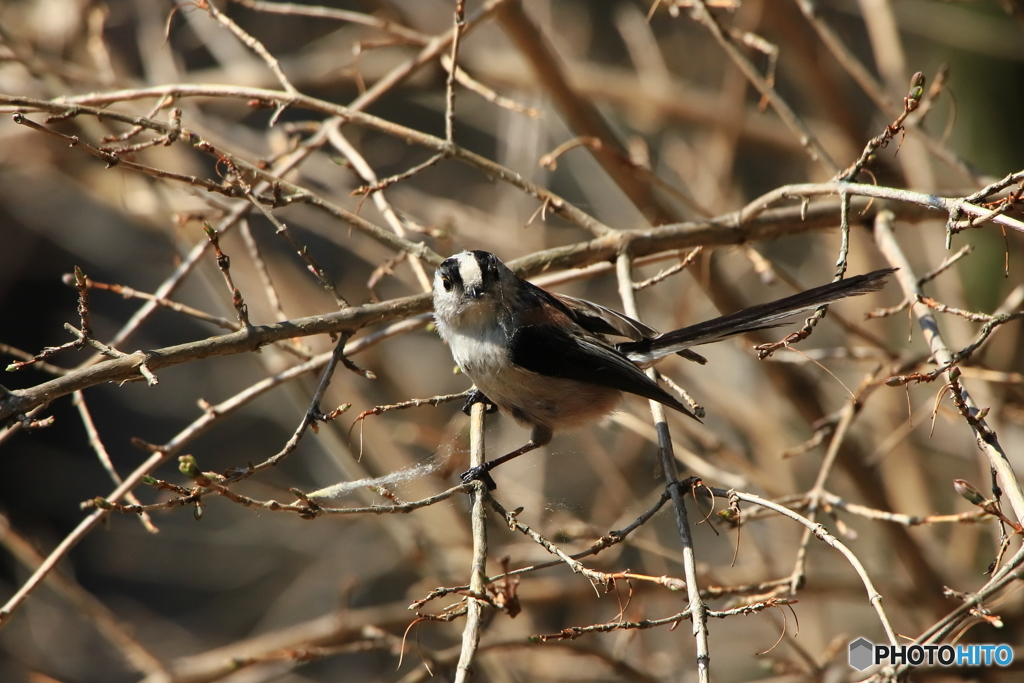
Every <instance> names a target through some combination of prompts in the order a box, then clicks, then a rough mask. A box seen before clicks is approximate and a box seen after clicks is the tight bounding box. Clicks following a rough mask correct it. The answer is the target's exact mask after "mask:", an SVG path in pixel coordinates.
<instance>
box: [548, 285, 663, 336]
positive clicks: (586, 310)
mask: <svg viewBox="0 0 1024 683" xmlns="http://www.w3.org/2000/svg"><path fill="white" fill-rule="evenodd" d="M548 294H549V295H551V296H552V297H554V298H555V300H557V301H558V302H559V303H561V304H562V306H561V308H562V310H563V311H565V313H566V314H567V315H568V316H569V317H570V318H572V319H573V321H575V322H576V324H577V325H579V326H580V327H582V328H583V329H585V330H587V331H588V332H593V333H594V334H614V335H618V336H620V337H627V338H629V339H632V340H633V341H640V340H641V339H648V338H651V337H657V336H658V334H659V332H658V331H657V330H656V329H654V328H653V327H649V326H648V325H644V324H643V323H642V322H640V321H639V320H633V319H632V318H630V317H629V316H628V315H623V314H622V313H619V312H618V311H613V310H612V309H610V308H605V307H604V306H601V305H599V304H595V303H594V302H593V301H587V300H585V299H577V298H576V297H572V296H566V295H565V294H555V293H554V292H548Z"/></svg>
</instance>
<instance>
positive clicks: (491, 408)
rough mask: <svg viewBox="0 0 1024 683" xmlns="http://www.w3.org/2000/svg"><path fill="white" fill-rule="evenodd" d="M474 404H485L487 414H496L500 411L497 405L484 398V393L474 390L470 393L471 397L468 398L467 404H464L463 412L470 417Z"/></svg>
mask: <svg viewBox="0 0 1024 683" xmlns="http://www.w3.org/2000/svg"><path fill="white" fill-rule="evenodd" d="M474 403H483V404H484V406H485V410H484V412H485V413H494V412H497V410H498V406H497V405H495V404H494V403H493V402H492V401H491V399H489V398H487V397H486V396H484V392H482V391H480V390H479V389H473V390H472V391H470V392H469V396H467V397H466V402H465V403H463V404H462V412H464V413H465V414H466V415H469V413H470V411H472V410H473V404H474Z"/></svg>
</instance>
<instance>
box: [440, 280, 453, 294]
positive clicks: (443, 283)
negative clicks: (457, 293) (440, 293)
mask: <svg viewBox="0 0 1024 683" xmlns="http://www.w3.org/2000/svg"><path fill="white" fill-rule="evenodd" d="M441 286H442V287H444V291H446V292H450V291H452V281H451V280H449V279H448V278H446V277H443V278H441Z"/></svg>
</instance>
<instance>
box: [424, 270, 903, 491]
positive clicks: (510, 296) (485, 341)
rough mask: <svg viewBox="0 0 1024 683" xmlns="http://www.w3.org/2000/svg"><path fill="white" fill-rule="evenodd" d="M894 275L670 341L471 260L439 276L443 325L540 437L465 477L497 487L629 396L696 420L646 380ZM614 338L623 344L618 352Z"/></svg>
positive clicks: (750, 312)
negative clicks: (558, 437)
mask: <svg viewBox="0 0 1024 683" xmlns="http://www.w3.org/2000/svg"><path fill="white" fill-rule="evenodd" d="M892 271H893V269H886V270H876V271H874V272H872V273H867V274H865V275H857V276H855V277H851V278H847V279H844V280H839V281H837V282H831V283H829V284H827V285H822V286H821V287H815V288H814V289H809V290H807V291H805V292H801V293H800V294H794V295H793V296H788V297H785V298H783V299H779V300H777V301H772V302H769V303H765V304H759V305H757V306H751V307H750V308H746V309H743V310H742V311H738V312H736V313H731V314H729V315H723V316H721V317H719V318H714V319H712V320H708V321H705V322H702V323H697V324H696V325H690V326H688V327H683V328H681V329H678V330H674V331H672V332H666V333H664V334H661V333H659V332H658V331H657V330H655V329H653V328H651V327H648V326H647V325H644V324H643V323H641V322H639V321H637V320H633V319H632V318H629V317H627V316H625V315H623V314H621V313H617V312H615V311H613V310H611V309H608V308H605V307H604V306H600V305H598V304H595V303H592V302H590V301H584V300H583V299H576V298H573V297H570V296H565V295H563V294H554V293H552V292H548V291H546V290H543V289H541V288H540V287H537V286H536V285H533V284H531V283H530V282H527V281H526V280H524V279H522V278H520V277H519V276H518V275H516V274H515V273H513V272H512V271H511V270H509V268H508V267H507V266H506V265H505V264H504V263H502V262H501V261H500V260H499V259H498V258H497V257H496V256H494V254H491V253H488V252H486V251H464V252H461V253H459V254H455V255H454V256H452V257H450V258H447V259H445V260H444V262H443V263H441V265H440V266H439V267H438V269H437V272H436V273H435V274H434V319H435V321H436V323H437V331H438V332H439V333H440V335H441V337H442V339H444V340H445V341H446V342H448V346H449V347H450V348H451V352H452V356H454V358H455V362H456V363H458V364H459V367H460V368H462V371H463V372H464V373H465V374H466V375H468V376H469V378H470V379H471V380H473V383H474V384H475V385H476V389H475V390H474V392H473V393H472V394H471V396H470V399H469V401H467V406H468V405H470V404H472V403H474V402H477V401H484V402H486V403H489V404H493V405H495V406H497V407H498V409H500V410H501V411H502V412H504V413H507V414H510V415H512V417H514V418H515V419H516V420H517V421H518V422H519V423H520V424H523V425H524V426H527V427H530V428H531V429H532V430H533V431H532V433H531V435H530V440H529V441H527V442H526V443H525V444H524V445H523V446H522V447H520V448H517V449H516V450H514V451H512V452H511V453H508V454H506V455H503V456H501V457H500V458H495V459H494V460H489V461H487V462H485V463H484V464H483V465H480V466H479V467H474V468H472V469H470V470H469V471H467V472H464V473H463V474H462V480H463V481H471V480H473V479H479V480H481V481H483V482H484V483H485V484H486V485H487V487H488V488H491V489H493V488H494V487H495V484H494V480H493V479H491V476H490V474H489V472H490V471H491V470H492V469H494V468H495V467H497V466H498V465H500V464H502V463H503V462H507V461H509V460H511V459H512V458H515V457H518V456H520V455H522V454H524V453H528V452H529V451H532V450H534V449H536V448H539V447H540V446H543V445H545V444H547V443H548V442H549V441H551V437H552V435H553V433H554V432H555V431H557V430H561V429H572V428H574V427H579V426H582V425H584V424H587V423H589V422H593V421H594V420H597V419H598V418H601V417H603V416H604V415H607V414H608V413H610V412H612V411H613V410H614V409H615V406H616V405H617V404H618V402H619V399H620V398H621V397H622V392H624V391H625V392H628V393H631V394H636V395H638V396H642V397H644V398H647V399H651V400H653V401H658V402H659V403H663V404H664V405H666V406H668V407H670V408H673V409H675V410H678V411H679V412H681V413H684V414H686V415H689V416H690V417H692V418H694V419H697V417H696V416H695V415H694V414H693V412H692V411H690V409H688V408H687V407H686V406H685V405H684V404H683V403H681V402H680V401H679V400H678V399H676V398H675V397H674V396H672V395H671V394H669V393H668V392H666V391H665V390H664V389H662V388H661V387H660V386H658V384H657V383H656V382H655V381H654V380H652V379H651V378H650V377H648V376H647V375H646V374H645V373H644V369H646V368H649V367H651V366H652V365H654V364H655V363H657V362H658V361H659V360H661V359H662V358H664V357H666V356H669V355H672V354H679V355H681V356H683V357H685V358H688V359H690V360H694V361H697V362H699V363H702V364H703V363H704V362H706V361H705V359H704V358H703V357H702V356H700V355H699V354H697V353H695V352H693V351H691V350H690V347H691V346H697V345H699V344H707V343H710V342H714V341H718V340H720V339H724V338H726V337H730V336H732V335H735V334H740V333H743V332H749V331H752V330H759V329H764V328H767V327H775V326H776V325H779V324H782V323H781V322H780V321H782V320H784V319H786V318H789V317H791V316H793V315H795V314H797V313H800V312H802V311H807V310H810V309H813V308H816V307H818V306H820V305H822V304H827V303H831V302H833V301H838V300H840V299H845V298H846V297H850V296H857V295H860V294H865V293H867V292H873V291H877V290H879V289H881V287H882V286H883V285H884V284H885V277H886V276H887V275H888V274H889V273H891V272H892ZM607 336H618V337H624V338H626V340H627V341H623V342H619V343H613V342H611V341H609V340H608V339H607Z"/></svg>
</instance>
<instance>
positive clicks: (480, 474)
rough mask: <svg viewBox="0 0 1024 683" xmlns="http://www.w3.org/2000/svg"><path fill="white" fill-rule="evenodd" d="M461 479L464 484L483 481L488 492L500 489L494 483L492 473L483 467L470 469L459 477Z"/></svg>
mask: <svg viewBox="0 0 1024 683" xmlns="http://www.w3.org/2000/svg"><path fill="white" fill-rule="evenodd" d="M459 479H461V480H462V483H463V484H468V483H469V482H471V481H481V482H483V484H484V486H486V487H487V490H488V491H493V490H494V489H496V488H498V485H497V484H495V483H494V479H492V478H491V473H490V471H488V469H487V468H486V467H484V466H483V465H480V466H477V467H471V468H469V469H468V470H466V471H465V472H463V473H462V474H460V475H459Z"/></svg>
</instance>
